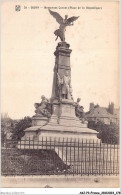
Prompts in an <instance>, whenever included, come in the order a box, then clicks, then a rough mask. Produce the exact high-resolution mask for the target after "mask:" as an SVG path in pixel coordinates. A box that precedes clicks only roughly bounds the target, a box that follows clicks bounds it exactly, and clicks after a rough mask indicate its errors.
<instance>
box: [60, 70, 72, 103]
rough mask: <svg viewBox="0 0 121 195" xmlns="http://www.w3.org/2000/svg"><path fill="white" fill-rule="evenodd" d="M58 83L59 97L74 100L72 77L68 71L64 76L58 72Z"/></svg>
mask: <svg viewBox="0 0 121 195" xmlns="http://www.w3.org/2000/svg"><path fill="white" fill-rule="evenodd" d="M57 83H58V90H59V99H68V100H73V97H72V87H71V77H70V76H69V74H68V72H66V73H65V75H64V76H63V77H62V78H61V77H60V75H59V74H58V73H57Z"/></svg>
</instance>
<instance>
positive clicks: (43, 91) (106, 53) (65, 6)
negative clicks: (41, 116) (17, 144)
mask: <svg viewBox="0 0 121 195" xmlns="http://www.w3.org/2000/svg"><path fill="white" fill-rule="evenodd" d="M16 5H20V6H21V11H19V12H17V11H15V6H16ZM31 6H36V8H35V7H34V9H32V8H31ZM45 6H46V7H57V8H56V9H55V8H53V9H51V10H53V11H57V12H58V13H59V14H60V15H61V16H62V17H64V16H65V15H68V16H69V17H71V16H80V17H79V19H78V20H77V21H75V23H74V25H73V26H71V27H68V28H67V30H66V42H67V43H69V44H70V48H71V49H72V53H71V57H70V61H71V62H70V63H71V82H72V88H73V97H74V101H76V100H77V98H78V97H80V98H81V102H80V105H82V106H83V107H84V111H85V112H86V111H88V110H89V103H90V102H94V104H99V105H100V106H103V107H107V106H108V104H109V102H111V101H112V102H114V105H115V107H119V2H102V1H100V2H99V1H98V2H84V1H83V2H82V1H81V2H79V1H77V2H73V1H71V2H61V1H60V2H54V1H53V2H50V1H48V2H40V1H38V2H37V1H35V2H34V1H31V2H29V1H26V2H24V1H23V2H7V1H6V2H2V6H1V10H2V11H1V19H2V22H1V27H2V28H1V40H2V43H1V50H2V51H1V57H2V59H1V112H2V113H6V112H7V113H8V115H9V116H10V117H11V118H13V119H20V118H23V117H25V116H33V115H34V114H35V113H34V110H35V108H34V103H35V102H41V95H45V96H46V97H47V98H48V99H49V98H50V97H51V93H52V82H53V68H54V64H55V57H54V54H53V53H54V51H55V49H56V46H57V44H58V42H59V41H60V40H57V41H55V38H56V37H55V35H54V33H53V32H54V31H55V30H57V29H58V27H59V24H58V23H57V22H56V20H55V19H54V18H53V17H52V16H51V15H50V13H49V12H48V9H46V8H45ZM25 7H27V8H25ZM37 7H39V8H37ZM78 7H80V9H78ZM82 7H83V9H82ZM87 7H98V8H100V9H89V8H87Z"/></svg>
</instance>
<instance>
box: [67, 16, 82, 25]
mask: <svg viewBox="0 0 121 195" xmlns="http://www.w3.org/2000/svg"><path fill="white" fill-rule="evenodd" d="M78 18H79V16H78V17H75V16H73V17H71V18H68V19H67V22H68V23H69V24H70V23H71V22H74V21H75V20H77V19H78Z"/></svg>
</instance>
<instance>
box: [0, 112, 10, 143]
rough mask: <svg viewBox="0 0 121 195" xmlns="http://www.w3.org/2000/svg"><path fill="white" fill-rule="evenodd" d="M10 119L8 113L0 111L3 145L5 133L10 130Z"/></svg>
mask: <svg viewBox="0 0 121 195" xmlns="http://www.w3.org/2000/svg"><path fill="white" fill-rule="evenodd" d="M11 124H12V119H11V118H10V117H9V115H8V113H1V143H2V146H4V144H5V142H6V137H7V134H8V133H10V132H11V130H12V126H11Z"/></svg>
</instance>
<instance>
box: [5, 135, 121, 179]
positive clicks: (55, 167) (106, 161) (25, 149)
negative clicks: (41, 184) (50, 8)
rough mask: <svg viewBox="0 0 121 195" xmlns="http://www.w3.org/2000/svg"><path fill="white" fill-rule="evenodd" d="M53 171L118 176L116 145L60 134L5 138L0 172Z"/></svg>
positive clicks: (28, 173)
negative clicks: (19, 138) (66, 136)
mask: <svg viewBox="0 0 121 195" xmlns="http://www.w3.org/2000/svg"><path fill="white" fill-rule="evenodd" d="M53 174H54V175H61V174H64V175H70V174H71V175H118V174H119V145H115V144H104V143H101V141H100V140H99V141H95V140H90V141H89V140H83V139H82V140H80V139H78V140H77V139H73V138H61V137H59V138H53V137H41V138H39V140H31V139H30V138H28V139H26V140H21V141H19V142H17V141H11V140H7V141H6V145H5V146H4V147H3V148H2V175H53Z"/></svg>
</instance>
